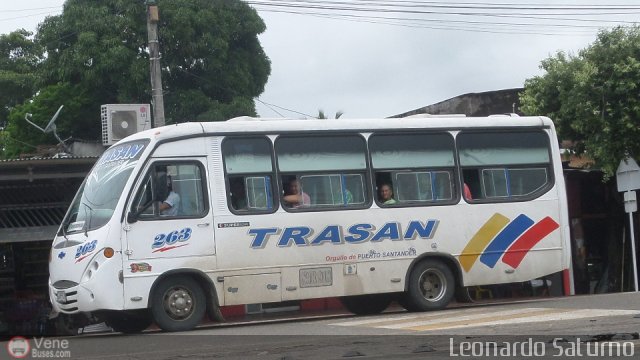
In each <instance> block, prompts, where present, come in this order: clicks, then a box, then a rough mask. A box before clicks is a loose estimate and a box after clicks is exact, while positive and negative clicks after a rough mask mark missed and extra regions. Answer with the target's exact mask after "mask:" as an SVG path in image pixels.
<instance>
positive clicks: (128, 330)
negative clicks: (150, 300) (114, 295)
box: [104, 309, 153, 334]
mask: <svg viewBox="0 0 640 360" xmlns="http://www.w3.org/2000/svg"><path fill="white" fill-rule="evenodd" d="M104 322H105V323H106V324H107V326H109V327H110V328H112V329H113V330H114V331H117V332H121V333H124V334H136V333H139V332H142V331H143V330H145V329H146V328H148V327H149V325H151V323H153V320H152V319H151V314H150V313H149V311H148V310H147V309H144V310H133V311H123V312H114V313H111V314H109V315H106V316H105V319H104Z"/></svg>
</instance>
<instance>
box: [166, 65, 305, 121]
mask: <svg viewBox="0 0 640 360" xmlns="http://www.w3.org/2000/svg"><path fill="white" fill-rule="evenodd" d="M177 69H178V70H180V71H182V72H183V73H185V74H187V75H189V76H191V77H194V78H196V79H200V80H202V81H205V82H206V83H208V84H209V85H213V87H216V88H218V89H220V90H223V91H228V92H230V93H231V94H232V95H235V96H241V94H238V93H237V92H236V91H234V90H233V89H229V88H223V87H222V86H220V85H218V84H216V83H214V82H213V81H212V80H210V79H207V78H205V77H202V76H200V75H196V74H194V73H192V72H190V71H189V70H186V69H183V68H181V67H178V68H177ZM255 99H256V100H257V101H259V102H260V103H262V104H264V105H265V106H267V107H269V108H270V109H271V110H273V111H274V112H275V113H276V114H278V115H280V116H282V117H286V116H284V115H282V114H281V113H279V112H278V111H276V110H275V109H273V108H271V107H272V106H273V107H276V108H278V109H281V110H285V111H289V112H292V113H295V114H299V115H304V116H307V117H315V116H312V115H309V114H305V113H303V112H300V111H296V110H292V109H287V108H285V107H282V106H278V105H275V104H271V103H268V102H266V101H263V100H261V99H260V98H259V97H256V98H255Z"/></svg>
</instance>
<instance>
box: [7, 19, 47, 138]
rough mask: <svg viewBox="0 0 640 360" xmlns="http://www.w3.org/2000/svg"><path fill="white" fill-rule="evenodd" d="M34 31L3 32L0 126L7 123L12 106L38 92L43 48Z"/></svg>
mask: <svg viewBox="0 0 640 360" xmlns="http://www.w3.org/2000/svg"><path fill="white" fill-rule="evenodd" d="M32 35H33V34H32V33H30V32H28V31H26V30H23V29H20V30H16V31H14V32H11V33H9V34H3V35H0V89H2V91H0V128H4V127H5V125H6V123H7V118H8V116H9V112H10V111H11V109H13V108H14V107H15V106H16V105H18V104H22V103H23V102H24V101H25V100H26V99H28V98H30V97H31V96H33V94H34V93H35V90H36V75H35V72H36V69H37V67H38V65H39V64H40V62H41V61H42V48H41V47H40V46H39V45H38V44H37V43H35V42H34V41H33V39H32V38H31V36H32Z"/></svg>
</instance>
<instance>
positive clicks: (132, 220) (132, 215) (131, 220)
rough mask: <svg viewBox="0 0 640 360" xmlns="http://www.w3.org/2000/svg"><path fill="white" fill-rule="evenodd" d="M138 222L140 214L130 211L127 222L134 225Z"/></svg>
mask: <svg viewBox="0 0 640 360" xmlns="http://www.w3.org/2000/svg"><path fill="white" fill-rule="evenodd" d="M136 221H138V213H136V212H133V211H130V212H128V213H127V222H128V223H129V224H133V223H135V222H136Z"/></svg>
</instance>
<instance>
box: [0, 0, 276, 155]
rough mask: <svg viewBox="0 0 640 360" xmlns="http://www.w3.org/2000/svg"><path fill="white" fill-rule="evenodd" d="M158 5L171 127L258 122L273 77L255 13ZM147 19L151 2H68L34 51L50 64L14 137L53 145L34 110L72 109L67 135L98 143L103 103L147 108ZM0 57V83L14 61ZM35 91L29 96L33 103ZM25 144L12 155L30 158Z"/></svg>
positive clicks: (209, 5) (226, 6) (198, 0)
mask: <svg viewBox="0 0 640 360" xmlns="http://www.w3.org/2000/svg"><path fill="white" fill-rule="evenodd" d="M157 3H158V9H159V14H160V22H159V23H158V30H159V41H160V51H161V66H162V81H163V88H164V89H163V90H164V93H165V113H166V115H165V117H166V123H167V124H170V123H177V122H184V121H194V120H198V121H218V120H225V119H228V118H229V117H234V116H238V115H250V116H255V115H256V111H255V104H254V103H253V98H255V97H257V96H259V95H260V94H261V93H262V92H263V91H264V86H265V84H266V82H267V78H268V76H269V73H270V71H271V65H270V62H269V59H268V57H267V56H266V55H265V53H264V51H263V49H262V47H261V45H260V42H259V41H258V38H257V35H258V34H260V33H262V32H263V31H264V30H265V25H264V22H263V21H262V19H261V18H260V17H259V16H258V14H257V13H256V11H255V10H254V9H252V8H251V7H249V6H248V5H247V4H246V3H244V2H242V1H239V0H225V1H206V0H159V1H157ZM146 11H147V9H146V6H145V4H144V1H131V0H100V1H97V0H91V1H87V0H67V1H66V3H65V5H64V10H63V12H62V14H60V15H58V16H52V17H48V18H47V19H45V21H44V22H43V23H41V24H40V25H39V27H38V33H37V35H36V37H35V44H36V45H37V44H39V45H40V46H42V48H43V49H44V52H45V53H46V57H44V58H42V57H41V58H37V59H36V60H38V61H36V64H37V65H38V66H37V69H36V70H37V71H36V72H35V73H33V72H32V73H31V74H32V76H34V77H35V78H34V79H32V80H33V81H32V82H31V83H34V84H36V85H37V87H35V89H40V91H39V93H38V96H37V97H35V98H34V99H33V101H34V103H39V104H40V105H33V104H30V103H25V104H24V105H23V106H22V107H15V109H14V110H13V112H15V114H13V112H12V114H11V116H10V117H9V119H10V122H11V125H9V126H8V127H7V131H8V132H9V134H10V137H12V138H14V139H16V140H19V141H22V142H30V143H34V142H35V143H38V142H40V141H47V142H54V141H55V140H53V137H52V136H51V135H50V134H49V135H46V136H45V138H42V137H41V134H36V133H32V132H31V129H28V128H26V127H24V126H23V125H24V124H22V123H24V120H21V119H22V118H23V117H24V113H26V112H30V113H33V118H34V119H39V118H43V119H44V118H46V119H47V120H48V119H49V118H50V117H51V115H52V114H53V113H54V112H55V110H56V109H57V108H58V107H59V106H60V105H63V104H64V105H65V108H64V110H63V112H62V113H61V115H60V118H59V120H58V121H59V122H60V121H61V122H62V123H63V125H61V124H60V123H59V122H58V125H59V127H58V132H59V134H60V136H61V137H67V136H69V135H73V136H74V137H82V138H85V139H99V138H100V137H101V122H100V105H101V104H109V103H149V102H150V101H151V96H150V87H151V86H150V79H149V54H148V53H147V20H146V19H147V15H146ZM1 43H2V38H0V46H1ZM0 50H1V48H0ZM0 56H1V57H2V59H0V81H2V79H3V77H2V74H3V71H5V69H7V66H6V65H5V64H4V62H3V61H4V60H6V59H5V58H7V56H6V55H5V54H4V53H1V54H0ZM45 90H46V91H45ZM34 93H35V91H33V89H31V92H30V94H29V96H27V97H26V98H28V97H30V96H31V95H33V94H34ZM63 94H64V96H61V95H63ZM26 98H23V99H21V101H17V102H15V103H14V104H13V105H11V103H9V102H5V100H4V99H2V98H0V100H2V101H3V102H2V103H6V104H10V106H15V104H20V103H22V102H23V101H24V99H26ZM54 101H57V102H55V104H54V103H53V102H54ZM45 104H46V105H45ZM71 104H75V105H74V106H70V105H71ZM51 109H53V112H51ZM0 116H2V115H1V114H0ZM1 119H2V118H0V121H1ZM16 122H17V123H16ZM35 131H37V130H35ZM26 140H29V141H26ZM19 144H20V143H19V142H18V141H14V142H9V143H8V147H9V149H8V150H7V154H5V155H11V154H16V153H19V152H20V151H29V148H28V146H21V145H19Z"/></svg>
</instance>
